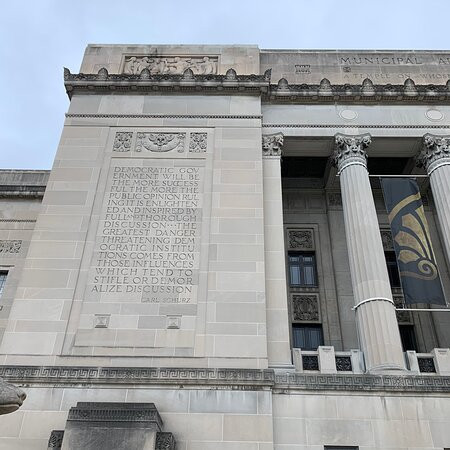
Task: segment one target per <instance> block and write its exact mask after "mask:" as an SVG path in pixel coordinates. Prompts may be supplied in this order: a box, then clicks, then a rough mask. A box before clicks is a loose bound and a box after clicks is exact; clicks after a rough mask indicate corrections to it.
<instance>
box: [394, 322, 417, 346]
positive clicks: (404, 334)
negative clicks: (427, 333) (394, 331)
mask: <svg viewBox="0 0 450 450" xmlns="http://www.w3.org/2000/svg"><path fill="white" fill-rule="evenodd" d="M398 328H399V330H400V337H401V339H402V345H403V351H404V352H406V351H407V350H415V351H416V352H417V343H416V335H415V333H414V325H399V326H398Z"/></svg>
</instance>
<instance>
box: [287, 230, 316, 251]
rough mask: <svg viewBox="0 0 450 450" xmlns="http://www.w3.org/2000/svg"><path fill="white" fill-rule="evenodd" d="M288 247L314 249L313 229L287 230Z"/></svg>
mask: <svg viewBox="0 0 450 450" xmlns="http://www.w3.org/2000/svg"><path fill="white" fill-rule="evenodd" d="M288 247H289V249H290V250H314V237H313V230H301V229H294V230H288Z"/></svg>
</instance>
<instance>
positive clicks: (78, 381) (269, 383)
mask: <svg viewBox="0 0 450 450" xmlns="http://www.w3.org/2000/svg"><path fill="white" fill-rule="evenodd" d="M0 377H2V378H4V379H6V380H8V381H10V382H14V383H19V384H33V385H35V384H36V385H37V384H42V385H51V386H73V385H77V386H78V385H88V386H91V387H92V386H93V385H111V384H113V385H133V386H143V385H144V386H145V385H171V386H178V387H180V386H188V385H190V386H192V385H196V386H205V387H212V388H216V387H218V386H221V387H229V388H242V389H267V388H270V389H275V390H277V389H280V390H283V391H285V390H306V391H381V392H383V391H384V392H417V393H433V392H434V393H447V394H450V377H449V376H438V375H366V374H345V375H344V374H342V375H341V374H320V373H296V372H292V371H276V372H275V371H274V370H272V369H264V370H259V369H201V368H199V369H181V368H179V369H177V368H140V367H128V368H125V367H122V368H114V367H79V366H77V367H73V366H67V367H65V366H54V367H52V366H48V367H46V366H0Z"/></svg>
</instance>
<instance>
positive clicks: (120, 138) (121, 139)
mask: <svg viewBox="0 0 450 450" xmlns="http://www.w3.org/2000/svg"><path fill="white" fill-rule="evenodd" d="M132 137H133V133H131V132H123V131H118V132H117V133H116V137H115V139H114V145H113V151H115V152H129V151H130V149H131V139H132Z"/></svg>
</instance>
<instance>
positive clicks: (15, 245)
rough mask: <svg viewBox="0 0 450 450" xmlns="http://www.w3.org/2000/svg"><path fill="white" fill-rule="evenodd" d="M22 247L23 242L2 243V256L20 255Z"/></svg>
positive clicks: (0, 242)
mask: <svg viewBox="0 0 450 450" xmlns="http://www.w3.org/2000/svg"><path fill="white" fill-rule="evenodd" d="M21 247H22V241H21V240H14V241H0V255H2V254H14V253H19V252H20V249H21Z"/></svg>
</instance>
